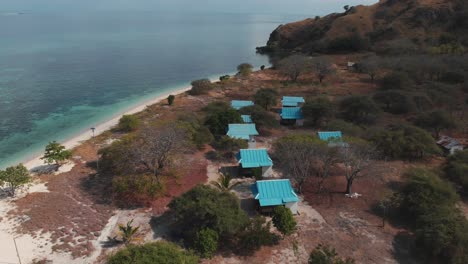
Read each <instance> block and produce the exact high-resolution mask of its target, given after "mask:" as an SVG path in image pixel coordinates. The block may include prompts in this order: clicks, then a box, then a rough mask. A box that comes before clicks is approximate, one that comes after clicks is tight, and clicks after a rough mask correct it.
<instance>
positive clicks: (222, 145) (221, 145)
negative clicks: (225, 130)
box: [213, 136, 248, 152]
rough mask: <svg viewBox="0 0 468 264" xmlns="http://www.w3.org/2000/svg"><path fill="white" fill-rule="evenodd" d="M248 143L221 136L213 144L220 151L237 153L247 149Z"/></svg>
mask: <svg viewBox="0 0 468 264" xmlns="http://www.w3.org/2000/svg"><path fill="white" fill-rule="evenodd" d="M247 146H248V144H247V141H245V140H243V139H238V138H231V137H229V136H221V137H219V138H218V139H217V140H215V141H214V142H213V147H214V148H215V149H216V150H219V151H225V152H236V151H239V150H240V149H245V148H247Z"/></svg>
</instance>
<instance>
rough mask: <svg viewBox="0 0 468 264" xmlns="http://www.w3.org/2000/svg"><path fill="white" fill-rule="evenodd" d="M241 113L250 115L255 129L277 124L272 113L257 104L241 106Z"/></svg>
mask: <svg viewBox="0 0 468 264" xmlns="http://www.w3.org/2000/svg"><path fill="white" fill-rule="evenodd" d="M239 113H241V114H242V115H250V118H252V122H253V123H255V126H256V127H257V129H263V128H275V127H278V126H279V122H278V120H276V117H275V115H274V114H273V113H271V112H268V111H266V110H265V109H263V108H262V107H260V106H258V105H252V106H247V107H242V108H241V109H240V110H239Z"/></svg>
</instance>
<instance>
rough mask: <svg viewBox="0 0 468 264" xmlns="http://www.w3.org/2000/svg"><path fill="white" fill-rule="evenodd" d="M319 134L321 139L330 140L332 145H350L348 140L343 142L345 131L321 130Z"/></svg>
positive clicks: (329, 142)
mask: <svg viewBox="0 0 468 264" xmlns="http://www.w3.org/2000/svg"><path fill="white" fill-rule="evenodd" d="M317 134H318V137H319V139H320V140H323V141H326V142H328V146H330V147H346V146H348V144H347V143H346V142H343V133H341V131H320V132H318V133H317Z"/></svg>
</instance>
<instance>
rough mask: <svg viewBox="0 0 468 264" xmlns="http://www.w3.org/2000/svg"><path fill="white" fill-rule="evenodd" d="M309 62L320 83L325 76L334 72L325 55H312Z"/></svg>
mask: <svg viewBox="0 0 468 264" xmlns="http://www.w3.org/2000/svg"><path fill="white" fill-rule="evenodd" d="M310 63H311V66H312V70H313V71H314V72H315V75H317V78H318V79H319V82H320V83H322V82H323V80H324V79H325V77H327V76H328V75H330V74H332V73H333V72H334V69H333V67H332V63H331V62H330V61H329V60H328V59H327V58H326V57H314V58H312V59H311V62H310Z"/></svg>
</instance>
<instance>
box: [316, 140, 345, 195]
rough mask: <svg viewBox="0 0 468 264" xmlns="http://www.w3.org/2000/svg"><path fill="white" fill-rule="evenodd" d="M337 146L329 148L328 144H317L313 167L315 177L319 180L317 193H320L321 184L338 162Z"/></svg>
mask: <svg viewBox="0 0 468 264" xmlns="http://www.w3.org/2000/svg"><path fill="white" fill-rule="evenodd" d="M338 150H339V148H338V146H329V145H328V144H326V143H325V144H317V146H316V158H317V161H318V162H317V163H316V166H315V171H316V175H317V177H318V178H319V182H318V191H319V192H320V191H322V187H323V182H324V181H325V180H326V179H327V178H328V177H329V176H330V171H331V169H332V168H333V166H335V165H336V164H337V163H338V162H339V160H340V159H339V158H340V156H339V155H338V154H339V152H338Z"/></svg>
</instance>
